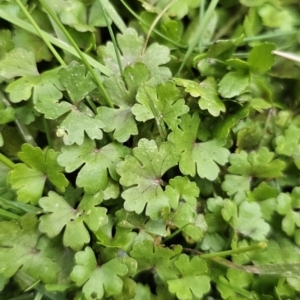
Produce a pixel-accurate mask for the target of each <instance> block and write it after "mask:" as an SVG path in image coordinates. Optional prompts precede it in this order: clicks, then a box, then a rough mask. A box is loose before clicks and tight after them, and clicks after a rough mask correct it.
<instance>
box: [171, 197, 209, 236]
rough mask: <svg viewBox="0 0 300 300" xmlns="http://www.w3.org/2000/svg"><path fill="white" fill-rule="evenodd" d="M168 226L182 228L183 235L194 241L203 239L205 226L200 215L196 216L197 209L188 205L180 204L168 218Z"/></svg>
mask: <svg viewBox="0 0 300 300" xmlns="http://www.w3.org/2000/svg"><path fill="white" fill-rule="evenodd" d="M169 224H171V225H174V226H176V227H177V228H178V229H180V228H182V231H183V233H184V234H185V235H188V236H189V237H190V238H192V239H193V240H194V241H200V240H202V239H203V235H204V232H205V231H206V230H207V224H206V222H205V219H204V216H203V215H202V214H197V209H196V207H195V206H192V205H191V204H189V203H180V204H179V206H178V208H177V210H176V212H174V213H171V214H170V216H169Z"/></svg>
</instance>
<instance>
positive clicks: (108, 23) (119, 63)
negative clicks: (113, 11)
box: [98, 0, 124, 79]
mask: <svg viewBox="0 0 300 300" xmlns="http://www.w3.org/2000/svg"><path fill="white" fill-rule="evenodd" d="M98 1H99V3H100V6H101V8H102V12H103V16H104V19H105V22H106V26H107V28H108V31H109V35H110V37H111V40H112V42H113V45H114V49H115V53H116V57H117V61H118V66H119V70H120V74H121V76H122V78H123V79H124V72H123V66H122V62H121V57H120V51H119V48H118V44H117V41H116V38H115V34H114V32H113V30H112V28H111V25H110V22H109V20H108V18H107V14H106V8H105V7H104V5H103V3H102V1H103V0H98Z"/></svg>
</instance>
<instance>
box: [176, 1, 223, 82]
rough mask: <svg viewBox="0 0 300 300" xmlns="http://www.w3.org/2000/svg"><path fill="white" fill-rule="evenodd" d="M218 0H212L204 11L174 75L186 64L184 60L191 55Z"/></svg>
mask: <svg viewBox="0 0 300 300" xmlns="http://www.w3.org/2000/svg"><path fill="white" fill-rule="evenodd" d="M218 2H219V0H212V1H211V2H210V4H209V7H208V9H207V11H206V12H205V14H204V17H203V19H202V20H201V22H200V25H199V28H198V30H197V32H196V34H195V38H194V40H193V42H192V43H191V44H190V46H189V48H188V50H187V52H186V54H185V56H184V58H183V60H182V63H181V65H180V67H179V69H178V71H177V73H176V75H175V77H176V76H177V75H178V74H179V73H180V72H181V70H182V69H183V67H184V66H185V64H186V62H187V60H188V58H189V57H190V55H191V54H192V52H193V51H194V49H195V47H196V45H197V43H198V41H199V40H200V39H201V36H202V34H203V32H204V30H205V28H206V26H207V24H208V22H209V20H210V19H211V17H212V14H213V13H214V10H215V8H216V6H217V4H218ZM200 50H201V49H200Z"/></svg>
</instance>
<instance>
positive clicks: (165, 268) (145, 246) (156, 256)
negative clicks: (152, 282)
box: [130, 241, 181, 281]
mask: <svg viewBox="0 0 300 300" xmlns="http://www.w3.org/2000/svg"><path fill="white" fill-rule="evenodd" d="M179 248H180V249H179ZM180 251H181V247H178V248H176V249H175V251H173V250H171V249H169V248H163V247H157V246H154V244H153V242H151V241H144V242H137V243H135V244H134V245H133V249H132V251H131V252H130V256H131V257H132V258H134V259H136V260H137V262H138V272H140V271H145V270H152V271H153V272H154V274H155V275H157V276H158V277H159V278H160V279H161V280H163V281H167V280H169V279H175V278H176V277H177V276H176V275H179V272H178V271H177V270H176V268H175V266H174V257H176V255H177V254H179V253H180Z"/></svg>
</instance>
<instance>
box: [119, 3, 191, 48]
mask: <svg viewBox="0 0 300 300" xmlns="http://www.w3.org/2000/svg"><path fill="white" fill-rule="evenodd" d="M120 1H121V2H122V4H123V5H124V6H125V7H126V9H127V10H128V11H129V12H130V13H131V14H132V15H133V16H134V17H135V18H136V19H137V20H138V21H139V22H140V23H142V24H143V25H144V26H146V27H148V28H150V25H149V24H148V23H147V22H145V21H143V19H141V18H140V17H139V16H138V15H137V14H136V13H135V12H134V11H133V10H132V9H131V8H130V7H129V6H128V5H127V3H126V2H125V1H123V0H120ZM153 32H155V33H156V34H157V35H158V36H160V37H161V38H163V39H164V40H166V41H167V42H169V43H171V44H173V45H174V46H176V47H178V48H181V49H187V46H183V45H180V44H178V43H177V42H175V41H173V40H172V39H170V38H168V37H167V36H166V35H164V34H162V33H161V32H159V31H158V30H156V29H153Z"/></svg>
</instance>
